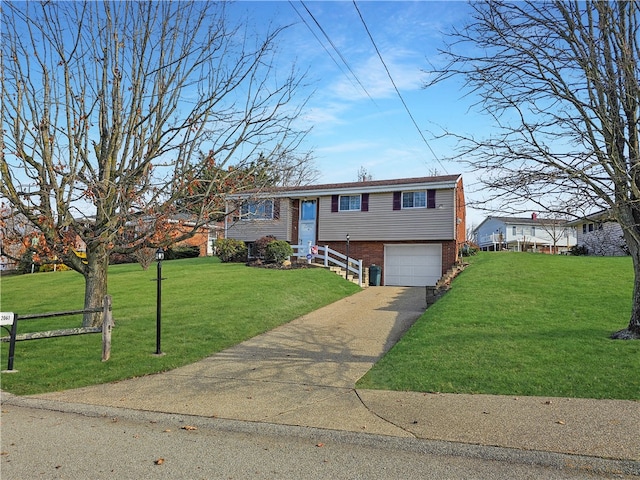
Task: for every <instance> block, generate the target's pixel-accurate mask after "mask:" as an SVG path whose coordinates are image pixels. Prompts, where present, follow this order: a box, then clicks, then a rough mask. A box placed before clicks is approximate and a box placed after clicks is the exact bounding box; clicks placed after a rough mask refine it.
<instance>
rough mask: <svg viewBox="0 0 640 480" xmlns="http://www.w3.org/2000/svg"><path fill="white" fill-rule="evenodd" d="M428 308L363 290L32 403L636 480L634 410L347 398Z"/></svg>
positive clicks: (420, 294)
mask: <svg viewBox="0 0 640 480" xmlns="http://www.w3.org/2000/svg"><path fill="white" fill-rule="evenodd" d="M425 307H426V305H425V298H424V289H422V288H403V287H371V288H367V289H365V290H363V291H362V292H359V293H357V294H355V295H353V296H351V297H348V298H345V299H343V300H341V301H338V302H336V303H334V304H332V305H329V306H326V307H324V308H321V309H319V310H317V311H315V312H312V313H311V314H309V315H305V316H303V317H301V318H299V319H296V320H294V321H293V322H290V323H289V324H287V325H283V326H281V327H279V328H276V329H274V330H272V331H271V332H268V333H265V334H263V335H260V336H258V337H255V338H253V339H251V340H249V341H247V342H244V343H242V344H240V345H237V346H236V347H233V348H230V349H228V350H225V351H223V352H220V353H218V354H216V355H213V356H211V357H209V358H206V359H204V360H202V361H200V362H197V363H195V364H192V365H189V366H186V367H182V368H179V369H176V370H173V371H170V372H166V373H162V374H157V375H150V376H146V377H141V378H136V379H132V380H126V381H121V382H115V383H111V384H105V385H97V386H93V387H87V388H81V389H76V390H69V391H63V392H55V393H49V394H43V395H36V396H33V397H30V398H34V400H35V399H38V400H47V401H52V400H53V401H56V402H62V403H59V405H60V406H61V407H62V406H63V405H64V404H65V403H68V404H88V405H94V406H96V408H99V406H104V407H117V408H127V409H134V410H143V411H149V412H163V413H175V414H185V415H195V416H199V417H208V418H220V419H232V420H243V421H251V422H265V423H270V424H281V425H296V426H304V427H315V428H322V429H331V430H341V431H350V432H366V433H370V434H378V435H388V436H395V437H408V438H412V437H413V438H419V439H429V440H444V441H448V442H460V443H466V444H474V445H487V446H497V447H506V448H513V449H521V450H533V451H544V452H555V453H562V454H571V455H577V456H588V457H598V458H607V459H617V460H622V461H626V462H629V461H630V462H631V463H630V465H631V467H629V468H630V469H631V471H632V472H637V474H638V475H640V462H639V461H640V442H639V441H638V440H639V438H640V433H639V432H640V402H634V401H612V400H589V399H568V398H540V397H519V398H518V397H513V396H494V395H455V394H425V393H416V392H388V391H370V390H357V391H356V390H354V385H355V382H356V381H357V380H358V379H359V378H360V377H361V376H362V375H363V374H364V373H366V372H367V371H368V370H369V369H370V368H371V367H372V365H373V364H374V363H375V362H376V361H377V360H378V359H379V358H380V357H381V356H382V355H383V354H384V353H385V352H386V351H388V350H389V348H391V346H392V345H394V344H395V343H396V342H397V341H398V339H399V338H400V337H401V336H402V334H403V333H404V332H405V331H406V330H407V329H408V328H409V327H410V326H411V325H412V324H413V322H414V321H415V320H416V319H417V318H418V317H419V316H420V315H421V314H422V313H423V312H424V310H425ZM627 471H628V470H627Z"/></svg>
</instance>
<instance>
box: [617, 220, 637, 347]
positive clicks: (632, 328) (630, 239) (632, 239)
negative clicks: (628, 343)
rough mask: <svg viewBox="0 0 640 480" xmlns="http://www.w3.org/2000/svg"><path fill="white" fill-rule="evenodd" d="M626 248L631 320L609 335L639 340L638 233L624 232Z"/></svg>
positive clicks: (622, 338) (620, 338)
mask: <svg viewBox="0 0 640 480" xmlns="http://www.w3.org/2000/svg"><path fill="white" fill-rule="evenodd" d="M624 233H625V235H624V238H625V242H626V244H627V248H628V249H629V252H630V253H631V257H632V258H633V273H634V282H633V304H632V306H631V320H629V325H628V326H627V328H625V329H624V330H620V331H618V332H615V333H613V334H612V335H611V338H613V339H619V340H632V339H635V340H640V244H639V243H638V241H637V240H636V239H638V238H640V236H638V235H632V234H630V232H629V231H625V232H624Z"/></svg>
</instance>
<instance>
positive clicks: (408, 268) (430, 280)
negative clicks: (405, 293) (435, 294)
mask: <svg viewBox="0 0 640 480" xmlns="http://www.w3.org/2000/svg"><path fill="white" fill-rule="evenodd" d="M441 276H442V245H441V244H439V243H437V244H429V245H420V244H416V245H385V246H384V284H385V285H395V286H403V287H424V286H426V285H430V286H433V285H435V284H436V282H437V281H438V280H440V277H441Z"/></svg>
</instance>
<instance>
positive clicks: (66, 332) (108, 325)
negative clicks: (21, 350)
mask: <svg viewBox="0 0 640 480" xmlns="http://www.w3.org/2000/svg"><path fill="white" fill-rule="evenodd" d="M101 312H102V326H101V327H78V328H65V329H61V330H50V331H46V332H31V333H24V334H21V335H18V321H24V320H36V319H39V318H51V317H63V316H68V315H83V314H85V313H101ZM0 326H1V327H2V328H4V329H6V330H9V332H10V333H9V335H8V336H4V337H0V342H8V343H9V361H8V366H7V370H8V371H13V363H14V357H15V349H16V342H20V341H25V340H38V339H42V338H53V337H68V336H71V335H84V334H87V333H102V361H103V362H106V361H107V360H109V357H110V356H111V330H112V329H113V316H112V314H111V296H109V295H106V296H105V297H104V302H103V306H102V307H96V308H88V309H85V310H70V311H67V312H51V313H39V314H29V315H18V314H17V313H13V312H5V313H2V314H1V316H0ZM9 326H10V327H11V328H10V329H9V328H8V327H9Z"/></svg>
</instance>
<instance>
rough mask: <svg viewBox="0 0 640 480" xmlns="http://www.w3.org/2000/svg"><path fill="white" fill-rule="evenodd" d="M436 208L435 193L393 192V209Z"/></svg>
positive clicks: (429, 191) (422, 191)
mask: <svg viewBox="0 0 640 480" xmlns="http://www.w3.org/2000/svg"><path fill="white" fill-rule="evenodd" d="M425 207H426V208H436V191H435V190H426V191H425V190H421V191H417V192H393V209H394V210H402V209H405V208H425Z"/></svg>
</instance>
